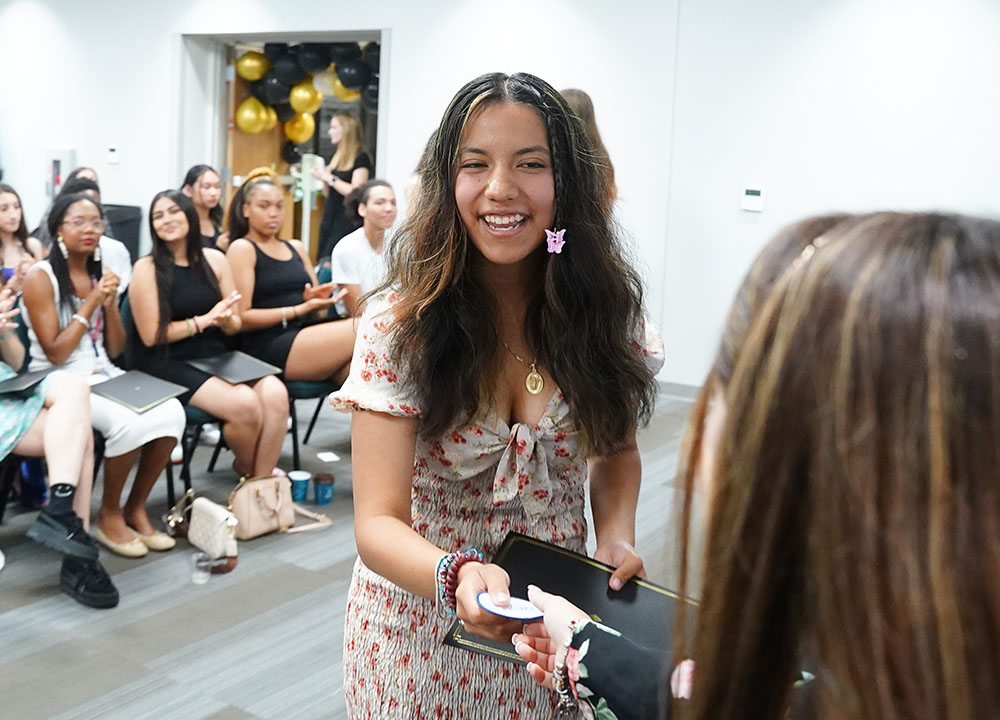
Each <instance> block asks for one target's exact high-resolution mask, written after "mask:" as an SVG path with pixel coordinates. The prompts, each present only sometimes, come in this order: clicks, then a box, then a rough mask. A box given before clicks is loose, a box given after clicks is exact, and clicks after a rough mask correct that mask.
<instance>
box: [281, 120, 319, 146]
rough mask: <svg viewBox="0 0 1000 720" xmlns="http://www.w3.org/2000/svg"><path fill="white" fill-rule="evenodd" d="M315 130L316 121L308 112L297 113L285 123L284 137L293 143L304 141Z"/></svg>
mask: <svg viewBox="0 0 1000 720" xmlns="http://www.w3.org/2000/svg"><path fill="white" fill-rule="evenodd" d="M314 132H316V121H315V120H313V116H312V115H311V114H310V113H299V114H298V115H296V116H295V117H293V118H292V119H291V120H289V121H288V122H286V123H285V137H287V138H288V139H289V140H291V141H292V142H293V143H304V142H305V141H306V140H308V139H309V138H311V137H312V136H313V133H314Z"/></svg>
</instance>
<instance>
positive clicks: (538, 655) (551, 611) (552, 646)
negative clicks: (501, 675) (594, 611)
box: [511, 585, 590, 690]
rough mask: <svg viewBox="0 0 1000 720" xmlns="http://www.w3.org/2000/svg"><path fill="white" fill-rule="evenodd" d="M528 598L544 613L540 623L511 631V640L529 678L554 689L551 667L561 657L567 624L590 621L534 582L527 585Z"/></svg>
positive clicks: (566, 636) (566, 602)
mask: <svg viewBox="0 0 1000 720" xmlns="http://www.w3.org/2000/svg"><path fill="white" fill-rule="evenodd" d="M528 600H530V601H531V603H532V604H533V605H534V606H535V607H536V608H538V609H539V610H541V611H542V612H543V613H544V615H545V616H544V618H543V619H542V622H536V623H529V624H527V625H525V626H524V630H523V632H521V633H515V634H514V636H513V637H512V638H511V641H512V642H513V643H514V649H515V650H516V651H517V654H518V655H520V656H521V659H522V660H525V661H526V662H527V663H528V667H527V670H528V674H530V675H531V679H532V680H534V681H535V682H536V683H538V684H539V685H542V686H543V687H547V688H548V689H549V690H554V689H555V688H554V687H553V685H552V670H553V668H555V666H556V661H557V660H560V659H561V657H560V656H561V654H562V652H563V648H564V647H566V641H567V640H568V639H569V638H570V635H571V633H572V630H571V629H570V623H571V622H573V621H577V622H580V621H586V620H590V617H589V616H588V615H587V613H585V612H584V611H583V610H581V609H580V608H578V607H577V606H576V605H574V604H573V603H571V602H570V601H569V600H567V599H566V598H564V597H560V596H559V595H551V594H549V593H547V592H544V591H543V590H540V589H538V588H537V587H535V586H534V585H529V586H528Z"/></svg>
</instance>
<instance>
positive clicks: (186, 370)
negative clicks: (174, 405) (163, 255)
mask: <svg viewBox="0 0 1000 720" xmlns="http://www.w3.org/2000/svg"><path fill="white" fill-rule="evenodd" d="M170 276H171V280H170V308H171V315H170V320H171V322H172V321H174V320H186V319H187V318H191V317H194V316H195V315H204V314H205V313H207V312H208V311H209V310H211V309H212V308H213V307H214V306H215V304H216V303H217V302H219V300H221V299H222V294H221V293H220V292H219V290H218V289H216V288H212V287H209V285H208V284H207V283H206V282H205V278H204V277H203V276H202V274H201V273H200V272H198V271H196V270H195V269H194V268H192V267H190V266H188V267H182V266H180V265H174V264H173V263H171V265H170ZM132 325H133V327H132V328H130V332H129V366H130V367H134V368H136V369H138V370H142V371H143V372H147V373H149V374H150V375H154V376H156V377H158V378H162V379H163V380H169V381H170V382H174V383H177V384H178V385H183V386H184V387H186V388H187V389H188V391H187V392H186V393H184V394H183V395H181V396H180V397H179V398H177V399H178V400H180V401H181V402H182V403H187V402H188V401H189V400H190V399H191V396H192V395H194V393H195V392H196V391H197V390H198V388H200V387H201V386H202V384H204V382H205V381H206V380H208V379H209V378H210V377H212V376H211V375H210V374H208V373H206V372H204V371H202V370H198V369H197V368H194V367H192V366H190V365H188V364H187V363H186V362H184V361H185V360H197V359H198V358H205V357H212V356H214V355H219V354H221V353H224V352H228V351H229V350H230V347H229V342H228V340H227V338H226V336H225V335H224V334H223V332H222V330H220V329H219V328H217V327H210V328H205V329H204V332H201V333H198V334H196V335H193V336H192V337H187V338H184V339H183V340H177V341H176V342H172V343H167V344H164V345H154V346H153V347H146V345H145V344H144V343H143V342H142V340H140V339H139V337H138V334H137V333H135V332H133V330H134V323H133V324H132Z"/></svg>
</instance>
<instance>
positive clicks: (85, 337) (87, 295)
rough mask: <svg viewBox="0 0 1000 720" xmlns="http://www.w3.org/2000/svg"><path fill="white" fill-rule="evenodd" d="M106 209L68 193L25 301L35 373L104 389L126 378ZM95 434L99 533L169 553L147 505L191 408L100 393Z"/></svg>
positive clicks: (115, 545)
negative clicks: (100, 487)
mask: <svg viewBox="0 0 1000 720" xmlns="http://www.w3.org/2000/svg"><path fill="white" fill-rule="evenodd" d="M103 230H104V217H103V215H102V210H101V206H100V204H99V203H97V202H96V201H95V200H93V199H92V198H90V197H88V196H87V195H86V194H84V193H78V194H74V195H61V196H60V197H58V198H57V199H56V201H55V203H54V204H53V206H52V212H51V213H50V215H49V231H50V233H51V234H52V236H53V237H55V238H56V246H55V248H54V250H53V252H52V253H51V254H50V256H49V259H48V260H43V261H41V262H39V263H36V264H35V266H34V267H33V268H32V269H31V270H30V271H29V272H28V276H27V278H26V279H25V282H24V295H23V297H22V299H21V302H22V306H23V308H24V309H25V311H26V313H25V320H26V322H27V325H28V334H29V337H30V339H31V347H30V355H31V363H30V365H29V369H30V370H41V369H44V368H50V367H54V368H59V369H63V370H67V371H69V372H73V373H76V374H78V375H80V376H83V377H84V378H85V379H86V380H87V382H88V383H89V384H90V385H96V384H97V383H100V382H103V381H105V380H107V379H109V378H113V377H117V376H118V375H121V374H122V370H120V369H119V368H118V367H116V366H115V365H114V364H112V362H111V360H110V359H109V355H114V356H117V355H118V354H120V353H121V352H122V350H123V349H124V344H125V329H124V327H123V326H122V320H121V314H120V312H119V309H118V302H117V296H118V285H119V282H118V277H117V275H116V274H115V273H114V272H112V271H111V270H107V269H104V268H103V265H102V262H101V257H99V256H100V254H101V252H100V249H99V240H100V238H101V233H102V231H103ZM90 409H91V415H92V423H93V426H94V428H95V429H96V430H97V431H98V432H100V433H101V435H103V436H104V439H105V450H104V453H105V458H104V496H103V499H102V501H101V509H100V513H99V515H98V520H97V528H96V529H95V530H94V537H95V538H97V540H98V541H100V542H101V543H103V544H104V545H106V546H107V547H108V548H110V549H111V550H113V551H114V552H116V553H118V554H120V555H125V556H128V557H141V556H142V555H145V554H146V553H147V551H148V549H154V550H168V549H170V548H171V547H173V546H174V540H173V539H172V538H171V537H169V536H168V535H166V534H164V533H162V532H158V531H157V530H156V529H155V528H154V527H153V525H152V523H151V522H150V520H149V517H148V516H147V514H146V499H147V498H148V497H149V493H150V490H152V488H153V484H154V483H155V482H156V479H157V477H159V475H160V473H161V472H162V471H163V468H164V466H165V465H166V463H167V461H168V460H169V458H170V451H171V450H172V449H173V447H174V445H175V444H176V442H177V440H178V439H179V438H180V436H181V433H182V432H183V430H184V410H183V409H182V408H181V405H180V403H178V402H177V401H176V400H168V401H167V402H164V403H162V404H160V405H157V406H156V407H154V408H152V409H150V410H147V411H146V412H144V413H136V412H133V411H132V410H129V409H128V408H126V407H125V406H123V405H121V404H119V403H117V402H114V401H112V400H108V399H106V398H104V397H101V396H100V395H96V394H93V393H91V396H90ZM137 457H138V460H139V464H138V469H137V471H136V474H135V480H134V482H133V485H132V491H131V493H130V494H129V496H128V500H127V501H126V503H125V507H124V509H122V508H121V507H119V502H120V498H121V493H122V490H123V489H124V486H125V482H126V480H127V478H128V474H129V470H130V469H131V468H132V465H133V464H134V462H135V460H136V458H137Z"/></svg>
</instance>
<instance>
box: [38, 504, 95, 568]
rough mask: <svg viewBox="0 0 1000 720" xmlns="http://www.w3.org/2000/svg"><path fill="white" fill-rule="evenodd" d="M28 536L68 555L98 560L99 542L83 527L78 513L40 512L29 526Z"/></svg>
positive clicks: (81, 558)
mask: <svg viewBox="0 0 1000 720" xmlns="http://www.w3.org/2000/svg"><path fill="white" fill-rule="evenodd" d="M28 537H29V538H31V539H32V540H34V541H35V542H37V543H40V544H42V545H44V546H45V547H47V548H51V549H53V550H55V551H56V552H60V553H62V554H63V555H65V556H67V557H74V558H79V559H80V560H97V543H96V542H95V541H94V538H92V537H90V535H88V534H87V531H86V530H84V529H83V523H82V522H81V521H80V518H79V517H77V515H76V513H73V512H68V513H60V514H59V515H52V514H51V513H47V512H45V511H42V512H40V513H38V517H36V518H35V522H33V523H32V524H31V527H29V528H28Z"/></svg>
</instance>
